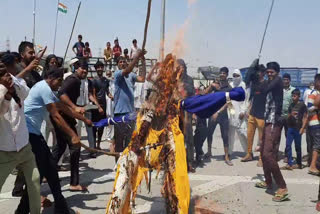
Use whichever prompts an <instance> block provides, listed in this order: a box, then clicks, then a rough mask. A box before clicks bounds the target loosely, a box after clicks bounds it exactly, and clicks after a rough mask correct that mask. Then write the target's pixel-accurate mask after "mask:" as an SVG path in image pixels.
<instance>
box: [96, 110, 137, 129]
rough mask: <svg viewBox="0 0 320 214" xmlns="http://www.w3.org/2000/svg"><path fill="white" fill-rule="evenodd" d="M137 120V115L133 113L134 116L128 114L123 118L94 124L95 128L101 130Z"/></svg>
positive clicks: (109, 119)
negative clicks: (101, 128)
mask: <svg viewBox="0 0 320 214" xmlns="http://www.w3.org/2000/svg"><path fill="white" fill-rule="evenodd" d="M136 118H137V114H136V113H132V114H126V115H124V116H121V117H108V118H105V119H102V120H100V121H98V122H94V123H93V124H94V126H95V127H97V128H100V127H105V126H109V125H115V124H117V123H129V122H130V121H133V120H136Z"/></svg>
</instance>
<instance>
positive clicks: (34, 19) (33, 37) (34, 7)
mask: <svg viewBox="0 0 320 214" xmlns="http://www.w3.org/2000/svg"><path fill="white" fill-rule="evenodd" d="M35 37H36V0H33V36H32V43H33V46H34V47H36V40H35Z"/></svg>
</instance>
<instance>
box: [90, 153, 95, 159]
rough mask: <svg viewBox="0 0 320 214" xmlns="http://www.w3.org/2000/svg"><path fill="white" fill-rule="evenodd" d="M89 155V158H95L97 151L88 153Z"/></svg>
mask: <svg viewBox="0 0 320 214" xmlns="http://www.w3.org/2000/svg"><path fill="white" fill-rule="evenodd" d="M89 157H90V158H97V153H90V154H89Z"/></svg>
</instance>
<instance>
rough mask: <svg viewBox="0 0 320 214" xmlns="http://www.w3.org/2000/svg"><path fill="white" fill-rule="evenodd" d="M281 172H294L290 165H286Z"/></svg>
mask: <svg viewBox="0 0 320 214" xmlns="http://www.w3.org/2000/svg"><path fill="white" fill-rule="evenodd" d="M280 169H281V170H289V171H292V170H293V167H292V166H290V165H285V166H283V167H281V168H280Z"/></svg>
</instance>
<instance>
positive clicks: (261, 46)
mask: <svg viewBox="0 0 320 214" xmlns="http://www.w3.org/2000/svg"><path fill="white" fill-rule="evenodd" d="M273 5H274V0H272V3H271V7H270V11H269V16H268V19H267V23H266V27H265V29H264V33H263V37H262V41H261V45H260V50H259V55H258V56H259V59H260V57H261V52H262V48H263V44H264V39H265V36H266V33H267V29H268V26H269V21H270V17H271V13H272V9H273Z"/></svg>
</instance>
